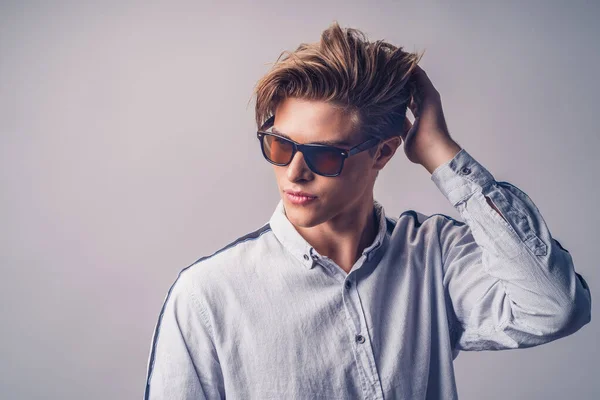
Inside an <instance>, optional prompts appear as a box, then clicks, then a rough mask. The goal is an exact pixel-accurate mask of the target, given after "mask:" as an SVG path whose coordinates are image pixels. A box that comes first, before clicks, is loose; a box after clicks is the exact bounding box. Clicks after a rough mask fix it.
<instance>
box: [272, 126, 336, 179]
mask: <svg viewBox="0 0 600 400" xmlns="http://www.w3.org/2000/svg"><path fill="white" fill-rule="evenodd" d="M262 144H263V152H264V154H265V156H266V157H267V158H268V159H269V160H270V161H271V162H274V163H275V164H282V165H286V164H288V163H289V162H290V161H291V160H292V153H293V152H294V146H293V144H292V143H291V142H289V141H287V140H285V139H281V138H279V137H276V136H271V135H265V136H264V138H263V142H262ZM304 157H305V160H306V162H307V164H309V166H310V167H311V168H313V169H314V170H315V172H317V173H319V174H323V175H336V174H337V173H339V171H340V168H341V166H342V162H343V157H342V155H341V154H340V152H339V151H338V150H335V149H330V148H326V147H323V148H321V147H313V148H311V149H310V150H308V151H307V152H306V153H305V154H304Z"/></svg>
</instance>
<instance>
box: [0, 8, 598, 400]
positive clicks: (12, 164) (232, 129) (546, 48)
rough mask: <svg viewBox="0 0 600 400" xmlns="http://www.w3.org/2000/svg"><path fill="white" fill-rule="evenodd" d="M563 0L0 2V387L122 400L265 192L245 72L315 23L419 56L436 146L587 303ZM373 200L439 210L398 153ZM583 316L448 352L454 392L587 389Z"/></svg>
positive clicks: (587, 164)
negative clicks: (528, 224) (559, 259)
mask: <svg viewBox="0 0 600 400" xmlns="http://www.w3.org/2000/svg"><path fill="white" fill-rule="evenodd" d="M449 3H452V4H449ZM562 3H564V4H562V5H558V2H549V1H535V2H534V1H525V2H512V3H508V2H494V3H492V2H488V3H487V4H488V5H482V4H480V2H472V3H469V2H466V1H461V2H442V1H437V2H433V1H419V2H415V1H375V2H373V1H371V2H368V1H362V2H358V1H356V2H350V1H327V0H319V1H303V2H282V1H245V2H235V3H234V2H212V1H211V2H209V1H195V2H193V1H187V2H176V1H169V2H167V1H164V2H151V3H150V2H138V3H133V2H130V3H127V2H124V1H114V2H108V1H106V2H95V1H94V2H76V1H72V2H50V1H41V2H31V1H9V2H7V1H1V2H0V185H1V186H0V187H1V188H2V189H1V191H0V227H1V228H0V235H1V236H0V266H1V268H2V270H1V271H2V279H0V289H1V290H0V300H1V304H2V307H1V308H0V312H1V317H2V325H1V329H0V398H2V399H90V400H93V399H102V400H104V399H132V398H141V397H142V394H143V390H144V387H145V378H146V363H147V358H148V354H149V350H150V343H151V339H152V332H153V329H154V326H155V324H156V321H157V318H158V314H159V312H160V308H161V306H162V302H163V300H164V296H165V295H166V293H167V290H168V288H169V287H170V285H171V284H172V283H173V281H174V280H175V278H176V276H177V273H178V272H179V271H180V270H181V269H182V268H184V267H186V266H187V265H189V264H191V263H192V262H193V261H195V260H197V259H198V258H200V257H203V256H205V255H208V254H212V253H213V252H215V251H216V250H218V249H220V248H222V247H224V246H225V245H227V244H228V243H230V242H232V241H234V240H235V239H237V238H238V237H241V236H243V235H245V234H246V233H248V232H250V231H253V230H255V229H258V228H259V227H260V226H262V225H263V224H264V223H266V222H267V221H268V219H269V217H270V216H271V214H272V212H273V210H274V208H275V206H276V204H277V202H278V200H279V197H278V196H279V195H278V191H277V187H276V183H275V179H274V176H273V172H272V167H271V165H270V164H268V163H267V162H266V161H265V160H264V159H263V158H262V155H261V154H260V150H259V147H258V141H257V139H256V136H255V130H256V127H255V125H254V114H253V106H254V102H251V103H250V104H249V103H248V102H249V100H250V98H251V95H252V90H253V86H254V84H255V83H256V81H257V80H258V79H259V78H260V77H261V76H262V74H264V73H265V72H266V71H267V70H268V63H271V62H274V61H275V60H276V58H277V56H278V55H279V54H280V52H281V51H283V50H294V49H295V48H296V46H297V45H298V44H299V43H301V42H311V41H316V40H318V38H319V35H320V33H321V31H322V30H324V29H325V28H327V27H328V26H329V24H330V23H331V22H333V21H334V20H337V21H338V22H339V23H340V25H342V26H343V27H355V28H359V29H362V30H364V31H365V32H366V33H367V34H368V35H369V38H371V39H373V40H376V39H386V40H388V41H390V42H392V43H393V44H396V45H400V46H403V47H405V49H406V50H409V51H421V50H423V49H426V53H425V56H424V58H423V59H422V61H421V66H422V67H423V68H424V69H425V70H426V71H427V73H428V76H429V77H430V78H431V79H432V81H433V83H434V85H435V86H436V88H437V89H438V90H439V91H440V93H441V95H442V102H443V106H444V112H445V115H446V119H447V122H448V126H449V129H450V131H451V134H452V137H453V138H454V139H455V140H456V141H457V142H458V143H459V144H460V145H461V146H462V147H464V148H465V149H466V150H467V151H469V153H470V154H471V155H473V156H474V157H475V158H476V159H477V160H478V161H479V162H481V163H482V164H483V165H484V166H485V167H486V168H488V170H489V171H490V172H491V173H492V174H493V175H494V177H495V178H496V180H499V181H508V182H510V183H512V184H514V185H516V186H518V187H519V188H520V189H521V190H523V191H525V192H526V193H527V194H528V195H529V196H530V197H531V198H532V200H533V201H534V202H535V203H536V205H537V206H538V208H539V209H540V211H541V212H542V215H543V216H544V218H545V221H546V223H547V224H548V226H549V228H550V230H551V232H552V234H553V236H554V237H555V238H556V239H558V240H559V241H560V242H561V244H562V245H563V246H564V247H565V248H567V249H568V250H569V251H570V252H571V254H572V256H573V260H574V262H575V267H576V271H577V272H579V273H581V274H582V275H583V276H584V277H585V278H586V280H587V282H588V283H589V285H590V287H591V289H592V297H593V298H595V297H597V296H600V293H599V292H598V287H599V283H598V276H599V274H598V245H597V242H598V230H597V226H598V225H599V224H600V213H599V212H598V210H597V204H598V200H599V193H600V192H599V189H598V182H599V179H598V175H599V172H600V171H599V168H598V163H597V160H598V158H597V154H598V149H599V148H600V135H599V134H598V131H599V130H598V122H597V118H598V100H597V99H598V93H599V91H600V80H599V79H598V75H597V71H599V70H600V51H599V41H598V38H599V37H600V28H599V27H600V25H599V24H598V23H597V21H598V18H599V17H600V7H599V6H598V4H599V3H597V2H584V1H574V2H569V3H568V5H567V2H562ZM375 198H376V199H377V200H379V201H380V202H381V203H382V204H383V205H384V206H385V207H386V212H387V213H389V214H390V215H393V216H396V217H397V216H399V215H400V214H401V213H402V212H403V211H405V210H408V209H414V210H418V211H420V212H423V213H427V214H432V213H444V214H447V215H450V216H452V217H454V218H457V219H459V214H458V213H457V212H456V210H454V209H453V208H452V206H451V204H450V203H449V202H447V200H446V199H445V198H444V197H443V195H442V194H441V193H440V192H439V191H438V189H437V188H436V186H435V185H434V183H433V182H432V181H431V180H430V174H429V173H428V172H427V171H426V170H425V169H424V168H423V167H421V166H419V165H416V164H412V163H410V162H409V161H408V160H407V159H406V157H405V155H404V152H403V151H402V149H399V151H398V152H397V153H396V155H395V157H394V159H393V160H392V161H391V162H390V163H389V164H388V165H387V167H386V168H385V169H384V170H383V171H382V172H381V174H380V176H379V178H378V180H377V184H376V186H375ZM592 302H593V300H592ZM598 318H599V315H598V311H597V307H593V310H592V322H591V323H590V324H588V325H586V326H585V327H584V328H582V330H581V331H579V332H577V333H576V334H575V335H572V336H570V337H567V338H564V339H561V340H558V341H555V342H552V343H549V344H546V345H543V346H540V347H536V348H531V349H523V350H518V351H514V350H512V351H500V352H476V353H466V352H463V353H461V355H460V356H459V357H458V359H457V360H456V362H455V366H456V377H457V384H458V390H459V394H460V397H461V399H466V400H475V399H482V398H486V399H490V400H494V399H498V400H500V399H566V398H570V399H592V398H598V397H596V396H598V395H599V394H600V383H599V381H600V380H599V379H598V363H597V361H598V356H599V354H598V352H599V350H598V345H597V338H598V335H599V334H600V332H599V328H598V324H597V323H596V320H597V319H598Z"/></svg>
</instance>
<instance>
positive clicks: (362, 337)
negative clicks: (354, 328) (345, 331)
mask: <svg viewBox="0 0 600 400" xmlns="http://www.w3.org/2000/svg"><path fill="white" fill-rule="evenodd" d="M356 341H357V342H358V343H364V342H365V337H364V336H363V335H356Z"/></svg>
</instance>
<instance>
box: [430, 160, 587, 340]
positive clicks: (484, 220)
mask: <svg viewBox="0 0 600 400" xmlns="http://www.w3.org/2000/svg"><path fill="white" fill-rule="evenodd" d="M431 179H432V180H433V181H434V183H435V184H436V185H437V187H438V188H439V189H440V191H441V192H442V193H443V195H444V196H445V197H446V198H447V199H448V200H449V201H450V203H451V204H452V205H453V206H454V207H455V208H456V209H457V211H458V212H459V213H460V215H461V216H462V218H463V219H464V222H459V221H456V220H454V219H452V218H450V217H446V218H441V219H440V225H439V240H440V246H441V249H442V258H443V270H444V288H445V290H446V293H447V295H448V296H447V297H448V298H449V299H450V303H451V304H450V306H451V307H449V312H450V313H451V314H452V315H451V318H449V319H450V320H451V321H452V324H451V336H452V338H453V340H454V346H455V350H500V349H512V348H525V347H532V346H537V345H540V344H543V343H547V342H550V341H553V340H556V339H558V338H561V337H564V336H567V335H570V334H572V333H574V332H576V331H577V330H579V329H580V328H581V327H582V326H583V325H585V324H587V323H588V322H590V320H591V294H590V290H589V287H588V285H587V283H586V282H585V280H584V279H583V277H582V276H581V275H580V274H577V273H576V272H575V269H574V265H573V259H572V257H571V255H570V253H569V252H568V251H567V250H566V249H564V248H563V247H562V246H561V245H560V243H559V242H558V241H557V240H556V239H554V238H553V237H552V235H551V233H550V231H549V229H548V227H547V225H546V223H545V221H544V219H543V218H542V215H541V214H540V211H539V210H538V209H537V207H536V206H535V204H534V203H533V202H532V200H531V199H530V198H529V197H528V196H527V195H526V194H525V193H524V192H522V191H521V190H519V189H518V188H517V187H515V186H514V185H512V184H510V183H508V182H497V181H496V180H494V178H493V176H492V175H491V174H490V172H489V171H487V170H486V169H485V168H484V167H483V166H482V165H481V164H480V163H478V162H477V161H476V160H475V159H474V158H473V157H472V156H471V155H470V154H469V153H468V152H467V151H466V150H465V149H461V150H460V151H459V152H458V153H457V154H456V155H455V156H454V158H453V159H451V160H449V161H448V162H446V163H445V164H442V165H441V166H439V167H438V168H436V170H435V171H434V172H433V174H432V175H431ZM486 197H487V198H488V199H490V200H491V201H492V202H493V204H494V205H495V206H496V208H497V209H498V210H499V211H500V212H501V213H502V216H504V218H505V219H506V220H505V219H504V218H502V216H500V215H499V214H498V212H497V211H496V210H494V209H493V208H492V207H491V206H490V205H489V204H488V200H486Z"/></svg>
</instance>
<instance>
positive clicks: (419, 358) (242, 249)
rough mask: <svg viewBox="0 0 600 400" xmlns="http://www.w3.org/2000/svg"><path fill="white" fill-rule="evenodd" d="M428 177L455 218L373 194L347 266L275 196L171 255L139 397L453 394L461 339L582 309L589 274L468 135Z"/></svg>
mask: <svg viewBox="0 0 600 400" xmlns="http://www.w3.org/2000/svg"><path fill="white" fill-rule="evenodd" d="M431 179H432V180H433V182H434V183H435V184H436V185H437V187H438V188H439V190H440V191H441V192H442V194H443V195H444V196H445V197H446V198H447V199H448V200H449V201H450V203H451V204H452V205H453V206H454V207H455V208H456V209H457V210H458V212H459V213H460V215H461V216H462V218H463V219H464V222H460V221H457V220H454V219H453V218H451V217H449V216H446V215H443V214H434V215H424V214H421V213H419V212H417V211H413V210H408V211H405V212H403V213H402V214H401V215H400V216H399V217H398V218H395V217H392V216H386V214H385V211H384V209H383V207H382V205H381V204H380V203H379V202H377V201H376V200H375V201H374V212H376V215H377V219H378V221H379V229H378V234H377V236H376V238H375V240H374V241H373V243H372V244H371V245H370V246H369V247H367V248H366V249H365V250H364V251H363V253H362V256H361V257H360V258H359V259H358V260H357V261H356V263H355V264H354V266H353V267H352V269H351V270H350V272H349V273H348V274H347V273H346V272H344V270H343V269H342V268H340V267H339V266H338V265H336V264H335V263H334V262H333V261H332V260H331V259H329V258H327V257H325V256H322V255H320V254H319V253H318V252H316V251H315V249H314V248H313V247H312V246H311V245H310V244H309V243H308V242H307V241H306V240H304V239H303V238H302V236H300V234H299V233H298V232H297V231H296V229H295V228H294V226H293V225H292V224H291V223H290V222H289V220H288V219H287V217H286V215H285V209H284V206H283V202H282V201H280V202H279V204H278V205H277V207H276V209H275V212H274V213H273V215H272V216H271V219H270V220H269V222H268V223H266V224H265V225H264V226H262V227H260V228H259V229H257V230H256V231H254V232H251V233H249V234H247V235H245V236H243V237H240V238H239V239H237V240H236V241H235V242H233V243H231V244H229V245H227V246H226V247H224V248H222V249H221V250H219V251H217V252H215V253H214V254H212V255H209V256H206V257H202V258H200V259H199V260H198V261H196V262H194V263H193V264H192V265H190V266H188V267H187V268H184V269H183V270H182V271H181V272H180V273H179V275H178V277H177V279H176V280H175V282H174V283H173V285H172V286H171V288H170V289H169V291H168V294H167V295H166V299H165V301H164V304H163V307H162V310H161V311H160V316H159V318H158V323H157V324H156V328H155V330H154V335H153V338H152V343H151V349H150V355H149V359H148V375H147V381H146V382H147V385H146V389H145V398H146V399H224V398H227V399H231V400H233V399H245V400H247V399H261V400H262V399H277V400H281V399H327V400H330V399H410V400H414V399H444V400H446V399H456V398H457V389H456V384H455V377H454V369H453V360H454V359H455V358H456V357H457V355H458V352H459V351H460V350H475V351H479V350H501V349H515V348H526V347H531V346H537V345H540V344H543V343H547V342H550V341H553V340H556V339H559V338H561V337H564V336H567V335H570V334H572V333H574V332H576V331H577V330H579V329H580V328H581V327H582V326H583V325H585V324H587V323H588V322H590V320H591V313H590V311H591V296H590V291H589V288H588V286H587V283H586V282H585V280H584V279H583V277H582V276H581V275H580V274H577V273H576V272H575V270H574V266H573V259H572V258H571V255H570V254H569V252H568V251H567V250H566V249H564V248H563V247H562V246H561V245H560V243H559V242H558V241H557V240H556V239H554V238H553V237H552V236H551V234H550V231H549V229H548V227H547V226H546V223H545V221H544V219H543V218H542V216H541V215H540V212H539V210H538V209H537V207H536V206H535V205H534V203H533V202H532V201H531V199H530V198H529V197H528V196H527V195H526V194H525V193H524V192H522V191H521V190H519V189H518V188H517V187H515V186H513V185H511V184H510V183H508V182H497V181H496V180H494V178H493V176H492V175H491V174H490V172H488V171H487V170H486V169H485V168H484V167H483V166H482V165H481V164H479V163H478V162H477V161H476V160H475V159H474V158H473V157H472V156H471V155H469V153H467V151H466V150H465V149H462V150H460V151H459V152H458V154H456V155H455V157H454V158H453V159H452V160H450V161H448V162H447V163H445V164H443V165H441V166H439V167H438V168H437V169H436V170H435V171H434V172H433V174H432V175H431ZM485 196H487V197H489V198H490V199H491V201H492V202H493V203H494V204H495V205H496V207H497V208H498V209H499V210H500V211H501V213H502V215H504V217H506V219H507V220H508V222H507V221H505V220H504V219H503V218H502V216H500V215H499V214H498V213H497V212H496V211H495V210H494V209H493V208H491V207H490V205H489V204H488V203H487V201H486V198H485ZM228 222H230V223H231V225H232V226H234V227H235V223H234V221H228Z"/></svg>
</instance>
